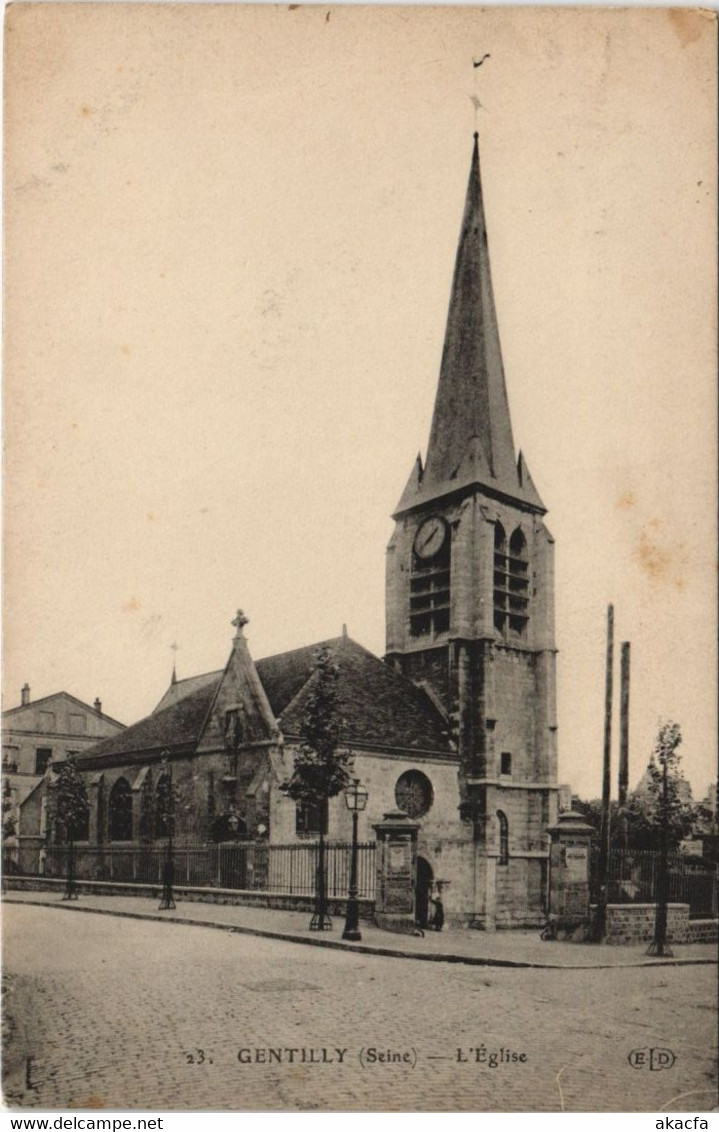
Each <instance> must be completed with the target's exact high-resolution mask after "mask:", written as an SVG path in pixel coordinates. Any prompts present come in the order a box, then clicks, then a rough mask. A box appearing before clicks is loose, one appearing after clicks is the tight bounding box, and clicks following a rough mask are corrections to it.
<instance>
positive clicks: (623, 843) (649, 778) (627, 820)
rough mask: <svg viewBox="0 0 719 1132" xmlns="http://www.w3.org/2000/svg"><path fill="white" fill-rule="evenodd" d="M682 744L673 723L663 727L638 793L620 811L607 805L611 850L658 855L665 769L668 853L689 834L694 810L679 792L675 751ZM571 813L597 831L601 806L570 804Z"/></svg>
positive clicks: (575, 801)
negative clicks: (664, 770)
mask: <svg viewBox="0 0 719 1132" xmlns="http://www.w3.org/2000/svg"><path fill="white" fill-rule="evenodd" d="M681 741H682V737H681V729H680V727H679V724H677V723H671V722H669V723H665V724H662V726H661V727H660V729H659V733H658V735H657V739H656V741H655V744H654V749H653V751H652V754H651V757H650V759H649V764H648V766H647V770H646V774H645V776H644V779H643V782H642V786H641V789H637V790H635V791H634V792H633V793H632V794H630V796H629V797H628V799H627V804H626V806H624V807H623V808H621V809H620V807H619V805H618V804H617V803H616V802H612V804H611V848H612V849H623V848H625V847H626V848H627V849H650V850H653V851H655V852H658V851H659V849H660V848H661V830H662V812H663V810H662V807H663V786H662V778H663V769H664V763H665V762H666V765H667V843H668V847H669V850H670V851H676V849H677V848H678V846H679V843H680V842H681V841H682V840H683V839H684V838H685V837H687V835H688V834H689V833H690V832H691V829H692V827H693V824H694V821H695V818H696V812H697V811H696V809H695V807H694V806H692V804H691V803H690V802H689V800H688V798H687V797H686V794H685V793H683V792H682V790H681V787H680V785H679V783H680V782H681V781H683V775H682V771H681V755H680V754H679V753H678V751H677V748H678V747H679V746H680V744H681ZM572 807H573V809H576V810H578V811H579V812H580V813H582V814H583V815H584V818H585V820H586V821H587V822H588V823H589V824H590V825H592V826H594V828H595V829H596V830H597V832H598V831H599V828H600V817H601V802H600V801H598V800H596V799H594V800H592V801H591V802H582V801H580V800H579V799H573V800H572Z"/></svg>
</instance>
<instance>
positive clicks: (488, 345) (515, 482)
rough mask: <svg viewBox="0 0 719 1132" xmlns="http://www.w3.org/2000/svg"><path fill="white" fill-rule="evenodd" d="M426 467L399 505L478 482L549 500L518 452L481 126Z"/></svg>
mask: <svg viewBox="0 0 719 1132" xmlns="http://www.w3.org/2000/svg"><path fill="white" fill-rule="evenodd" d="M419 472H420V474H419V476H418V467H417V466H415V468H414V469H413V472H412V475H411V476H410V480H409V482H408V484H407V487H406V488H405V491H404V493H403V495H402V499H401V500H400V503H399V505H398V508H397V510H398V511H399V512H401V511H404V510H406V509H407V508H409V507H412V506H416V505H417V504H419V503H424V502H427V501H429V500H431V499H434V498H439V497H440V496H443V495H446V494H447V493H448V492H451V491H456V490H457V489H458V488H460V487H464V486H467V485H468V484H470V483H478V484H482V485H484V486H486V487H489V488H492V489H493V490H495V491H497V492H501V493H502V494H503V495H508V496H510V497H512V498H514V499H519V500H522V501H523V502H525V503H530V504H531V505H532V506H534V507H537V506H538V507H540V508H542V503H541V500H540V499H539V496H538V494H537V492H536V489H535V488H534V485H533V484H531V480H530V481H528V482H529V484H531V488H530V490H526V487H525V484H523V482H522V478H521V476H520V472H519V469H518V465H517V462H516V457H515V452H514V441H513V438H512V424H511V421H510V417H509V404H508V401H507V389H506V385H505V381H504V367H503V365H502V353H501V349H500V343H499V328H498V326H497V314H496V310H495V306H494V294H493V291H492V276H491V271H490V266H489V249H488V244H487V226H486V222H485V218H484V202H483V198H482V180H481V174H480V168H479V135H478V134H476V133H475V135H474V147H473V150H472V164H471V169H470V173H469V183H468V185H467V197H466V201H465V206H464V216H463V218H462V228H461V231H460V235H459V245H458V247H457V259H456V263H455V268H454V280H453V282H452V294H451V297H450V302H449V312H448V315H447V329H446V332H445V339H444V350H443V353H442V365H441V368H440V375H439V385H438V388H437V397H436V400H435V405H434V416H433V418H432V428H431V431H430V437H429V445H428V447H427V459H426V461H425V465H424V468H423V469H422V467H421V463H420V465H419ZM542 509H543V508H542Z"/></svg>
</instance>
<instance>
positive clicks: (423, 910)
mask: <svg viewBox="0 0 719 1132" xmlns="http://www.w3.org/2000/svg"><path fill="white" fill-rule="evenodd" d="M433 881H434V873H433V872H432V866H431V865H430V863H429V861H426V860H425V859H424V857H418V858H417V883H416V886H415V905H414V909H415V911H414V918H415V920H416V922H417V924H418V926H419V927H420V928H426V927H427V925H428V923H429V894H430V892H431V891H432V883H433Z"/></svg>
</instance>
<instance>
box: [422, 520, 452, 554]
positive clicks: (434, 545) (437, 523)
mask: <svg viewBox="0 0 719 1132" xmlns="http://www.w3.org/2000/svg"><path fill="white" fill-rule="evenodd" d="M446 537H447V524H446V523H445V521H444V519H440V517H439V516H438V515H433V516H432V517H431V518H430V519H425V521H424V522H423V523H422V526H421V527H420V528H419V530H418V531H417V534H416V536H415V540H414V552H415V554H416V555H417V557H418V558H434V556H435V554H439V552H440V550H441V549H442V547H443V546H444V540H445V539H446Z"/></svg>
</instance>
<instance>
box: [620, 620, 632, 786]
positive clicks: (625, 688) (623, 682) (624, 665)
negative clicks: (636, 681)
mask: <svg viewBox="0 0 719 1132" xmlns="http://www.w3.org/2000/svg"><path fill="white" fill-rule="evenodd" d="M629 650H630V645H629V641H624V642H623V644H622V654H621V662H620V669H619V687H620V692H619V697H620V698H619V805H620V806H626V804H627V791H628V789H629Z"/></svg>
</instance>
